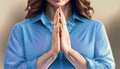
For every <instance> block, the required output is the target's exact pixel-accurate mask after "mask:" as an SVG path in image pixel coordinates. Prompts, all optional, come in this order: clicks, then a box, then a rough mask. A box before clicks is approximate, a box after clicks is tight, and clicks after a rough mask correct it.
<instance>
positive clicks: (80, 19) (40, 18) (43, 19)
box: [31, 11, 90, 23]
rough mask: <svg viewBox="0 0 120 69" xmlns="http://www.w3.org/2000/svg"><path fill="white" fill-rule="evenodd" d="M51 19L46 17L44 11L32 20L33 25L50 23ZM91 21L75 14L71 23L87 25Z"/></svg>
mask: <svg viewBox="0 0 120 69" xmlns="http://www.w3.org/2000/svg"><path fill="white" fill-rule="evenodd" d="M49 20H50V19H49V18H48V17H47V16H46V15H45V13H44V11H43V12H41V13H40V14H39V15H38V16H36V17H34V18H31V21H32V23H38V22H39V21H41V22H42V23H49ZM88 20H90V19H88V18H85V17H83V16H82V15H78V14H77V13H76V12H73V14H72V16H71V18H70V21H71V22H74V23H75V22H78V23H85V22H86V21H88Z"/></svg>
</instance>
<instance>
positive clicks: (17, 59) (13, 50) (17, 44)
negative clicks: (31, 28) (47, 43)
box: [4, 25, 37, 69]
mask: <svg viewBox="0 0 120 69" xmlns="http://www.w3.org/2000/svg"><path fill="white" fill-rule="evenodd" d="M36 61H37V60H36V59H33V60H29V61H28V60H26V58H25V52H24V43H23V35H22V32H21V30H20V28H18V26H17V25H15V26H14V27H13V28H12V31H11V32H10V36H9V40H8V47H7V49H6V55H5V60H4V69H36Z"/></svg>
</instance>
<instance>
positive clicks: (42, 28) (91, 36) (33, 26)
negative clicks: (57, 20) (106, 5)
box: [4, 12, 115, 69]
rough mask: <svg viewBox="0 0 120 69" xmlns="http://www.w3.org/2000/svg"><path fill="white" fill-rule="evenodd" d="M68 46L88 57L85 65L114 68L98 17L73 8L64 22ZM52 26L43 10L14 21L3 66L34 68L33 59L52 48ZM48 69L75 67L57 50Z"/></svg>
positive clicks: (105, 68) (8, 67) (108, 44)
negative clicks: (78, 11)
mask: <svg viewBox="0 0 120 69" xmlns="http://www.w3.org/2000/svg"><path fill="white" fill-rule="evenodd" d="M67 28H68V31H69V35H70V40H71V47H72V48H73V49H74V50H76V51H77V52H78V53H79V54H81V55H82V56H83V57H84V58H85V59H86V61H87V67H88V69H114V67H115V63H114V59H113V55H112V51H111V47H110V43H109V40H108V37H107V35H106V31H105V28H104V26H103V24H102V23H101V22H100V21H97V20H94V19H87V18H84V17H82V16H80V15H77V14H76V13H75V12H73V14H72V16H71V17H70V19H69V20H68V22H67ZM52 33H53V26H52V23H51V20H50V19H49V18H48V17H47V16H46V15H45V14H44V12H42V13H41V14H39V15H38V16H36V17H34V18H30V19H26V20H24V21H21V22H19V23H17V24H15V25H14V26H13V28H12V31H11V33H10V36H9V40H8V47H7V50H6V55H5V61H4V68H5V69H36V61H37V59H38V58H39V57H40V56H42V55H43V54H44V53H46V52H48V51H49V50H50V48H51V42H52ZM48 69H75V67H74V66H73V65H72V64H71V63H70V62H69V61H68V60H67V59H66V58H65V56H64V54H63V52H61V51H60V53H59V54H58V57H57V58H56V60H55V61H54V62H53V64H52V65H51V66H50V67H49V68H48Z"/></svg>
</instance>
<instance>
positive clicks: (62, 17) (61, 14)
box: [59, 7, 66, 25]
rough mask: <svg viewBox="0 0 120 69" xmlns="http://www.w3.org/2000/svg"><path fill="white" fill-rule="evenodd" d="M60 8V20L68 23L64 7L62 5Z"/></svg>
mask: <svg viewBox="0 0 120 69" xmlns="http://www.w3.org/2000/svg"><path fill="white" fill-rule="evenodd" d="M59 9H60V11H59V12H60V13H59V14H60V22H62V24H65V25H66V19H65V15H64V13H63V11H62V8H61V7H60V8H59Z"/></svg>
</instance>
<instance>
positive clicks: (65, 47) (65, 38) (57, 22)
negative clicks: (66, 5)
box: [51, 7, 71, 54]
mask: <svg viewBox="0 0 120 69" xmlns="http://www.w3.org/2000/svg"><path fill="white" fill-rule="evenodd" d="M52 23H53V27H54V32H53V34H52V47H51V50H53V51H55V52H57V53H59V51H60V50H61V51H63V53H64V54H67V53H68V51H69V50H70V49H71V42H70V37H69V32H68V30H67V26H66V19H65V16H64V13H63V11H62V9H61V7H59V8H58V9H57V10H56V13H55V16H54V19H53V22H52Z"/></svg>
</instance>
